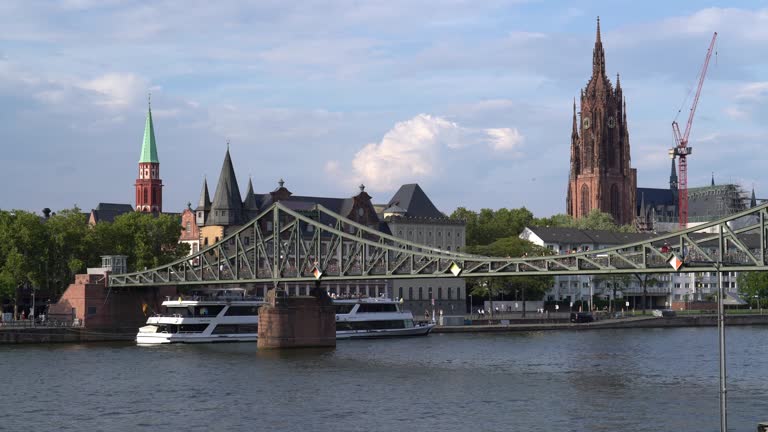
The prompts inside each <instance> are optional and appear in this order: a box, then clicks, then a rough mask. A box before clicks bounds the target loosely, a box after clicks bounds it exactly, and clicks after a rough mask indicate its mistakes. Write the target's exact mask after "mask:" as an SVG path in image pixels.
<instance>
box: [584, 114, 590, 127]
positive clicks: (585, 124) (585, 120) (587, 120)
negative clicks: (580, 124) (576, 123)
mask: <svg viewBox="0 0 768 432" xmlns="http://www.w3.org/2000/svg"><path fill="white" fill-rule="evenodd" d="M589 125H590V122H589V117H584V129H589Z"/></svg>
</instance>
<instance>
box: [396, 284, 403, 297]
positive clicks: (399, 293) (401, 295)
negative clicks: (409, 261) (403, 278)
mask: <svg viewBox="0 0 768 432" xmlns="http://www.w3.org/2000/svg"><path fill="white" fill-rule="evenodd" d="M397 297H398V298H403V287H400V288H398V289H397Z"/></svg>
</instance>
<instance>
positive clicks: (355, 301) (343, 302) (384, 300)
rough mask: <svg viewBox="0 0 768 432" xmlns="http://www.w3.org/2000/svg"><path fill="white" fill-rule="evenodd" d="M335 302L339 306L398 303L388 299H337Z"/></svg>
mask: <svg viewBox="0 0 768 432" xmlns="http://www.w3.org/2000/svg"><path fill="white" fill-rule="evenodd" d="M333 302H334V303H338V304H357V303H398V301H397V300H392V299H391V298H386V297H362V298H351V299H340V298H335V299H333Z"/></svg>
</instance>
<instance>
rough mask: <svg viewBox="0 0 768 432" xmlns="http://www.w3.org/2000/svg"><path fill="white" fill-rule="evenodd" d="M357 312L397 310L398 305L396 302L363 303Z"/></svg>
mask: <svg viewBox="0 0 768 432" xmlns="http://www.w3.org/2000/svg"><path fill="white" fill-rule="evenodd" d="M357 312H358V313H361V312H397V305H396V304H394V303H361V304H360V307H359V308H358V309H357Z"/></svg>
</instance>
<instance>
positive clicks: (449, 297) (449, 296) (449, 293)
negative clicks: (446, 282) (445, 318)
mask: <svg viewBox="0 0 768 432" xmlns="http://www.w3.org/2000/svg"><path fill="white" fill-rule="evenodd" d="M451 290H452V289H451V287H448V300H451V298H452V297H451Z"/></svg>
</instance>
